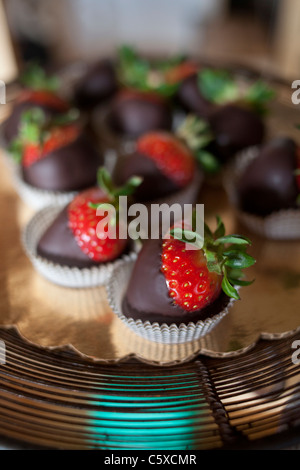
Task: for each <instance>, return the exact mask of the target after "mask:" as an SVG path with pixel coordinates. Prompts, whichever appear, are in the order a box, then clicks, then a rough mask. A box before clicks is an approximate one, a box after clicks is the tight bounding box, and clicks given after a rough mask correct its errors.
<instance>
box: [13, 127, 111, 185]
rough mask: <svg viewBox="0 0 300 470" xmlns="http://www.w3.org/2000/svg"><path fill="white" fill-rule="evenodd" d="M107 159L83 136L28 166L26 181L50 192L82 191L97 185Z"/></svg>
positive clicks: (25, 170) (25, 174) (25, 173)
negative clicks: (101, 169) (100, 169)
mask: <svg viewBox="0 0 300 470" xmlns="http://www.w3.org/2000/svg"><path fill="white" fill-rule="evenodd" d="M102 164H103V156H102V155H100V154H99V153H98V151H97V150H96V149H95V148H94V147H93V145H92V144H91V143H90V141H89V139H88V137H87V136H86V135H84V134H81V135H80V136H79V137H78V138H77V139H76V140H75V141H74V142H72V143H71V144H69V145H66V146H65V147H61V148H59V149H57V150H55V151H53V152H50V153H49V154H48V155H47V156H45V157H44V158H42V159H41V160H38V161H36V162H35V163H33V164H32V165H30V166H28V167H23V168H22V172H23V179H24V181H25V182H26V183H28V184H30V185H31V186H34V187H36V188H40V189H45V190H48V191H79V190H81V189H85V188H88V187H89V186H93V185H94V184H95V183H96V181H97V171H98V168H99V166H101V165H102Z"/></svg>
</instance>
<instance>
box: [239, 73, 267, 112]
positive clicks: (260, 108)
mask: <svg viewBox="0 0 300 470" xmlns="http://www.w3.org/2000/svg"><path fill="white" fill-rule="evenodd" d="M274 98H275V91H274V90H273V89H272V88H270V87H269V86H268V85H267V84H266V83H264V82H263V81H262V80H258V81H257V82H256V83H254V84H253V85H251V86H250V87H249V88H248V90H247V91H246V94H245V96H244V100H245V102H246V103H248V104H250V105H251V106H252V107H253V108H254V109H255V111H256V112H257V113H258V114H264V113H265V112H266V104H267V103H268V102H269V101H271V100H272V99H274Z"/></svg>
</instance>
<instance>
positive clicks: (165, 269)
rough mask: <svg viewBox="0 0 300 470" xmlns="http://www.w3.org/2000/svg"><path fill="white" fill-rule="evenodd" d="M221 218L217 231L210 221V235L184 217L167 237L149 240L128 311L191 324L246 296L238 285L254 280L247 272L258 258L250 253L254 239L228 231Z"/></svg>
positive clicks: (128, 294) (130, 289)
mask: <svg viewBox="0 0 300 470" xmlns="http://www.w3.org/2000/svg"><path fill="white" fill-rule="evenodd" d="M217 222H218V224H217V228H216V230H215V231H214V232H212V231H211V230H210V229H209V227H208V226H207V225H205V226H204V237H201V236H200V234H198V233H196V232H194V231H193V230H191V229H189V228H188V229H187V228H186V225H183V224H182V223H178V224H176V226H175V227H173V229H171V231H170V233H169V234H168V236H165V237H164V238H163V239H159V240H147V241H146V242H145V243H144V245H143V247H142V249H141V251H140V252H139V255H138V259H137V261H136V264H135V266H134V267H133V271H132V274H131V278H130V281H129V285H128V288H127V291H126V294H125V297H124V299H123V312H124V314H125V316H126V317H131V318H133V319H141V320H142V321H146V320H149V321H150V322H158V323H166V324H168V325H170V324H172V323H176V324H177V325H179V324H181V323H186V324H188V323H189V321H193V322H197V321H198V320H205V319H206V318H207V317H209V316H212V315H216V314H218V313H219V312H220V311H221V310H222V309H224V308H225V306H226V305H227V304H228V302H229V299H230V298H234V299H239V298H240V296H239V293H238V289H237V287H238V286H246V285H249V284H251V282H252V281H246V280H245V279H244V274H243V269H244V268H248V267H250V266H252V265H253V264H254V263H255V260H254V258H253V257H252V256H251V255H249V254H248V253H247V248H248V246H249V245H250V241H249V240H248V239H247V238H245V237H244V236H241V235H235V234H234V235H226V234H225V227H224V224H223V223H222V221H221V220H220V218H217ZM192 245H193V246H192ZM191 247H192V248H193V249H190V248H191ZM145 266H147V269H145Z"/></svg>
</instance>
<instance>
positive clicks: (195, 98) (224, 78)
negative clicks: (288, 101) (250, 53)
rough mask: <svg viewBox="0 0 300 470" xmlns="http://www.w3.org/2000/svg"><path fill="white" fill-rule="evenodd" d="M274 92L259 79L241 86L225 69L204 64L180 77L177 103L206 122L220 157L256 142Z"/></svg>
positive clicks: (232, 153) (260, 135) (263, 131)
mask: <svg viewBox="0 0 300 470" xmlns="http://www.w3.org/2000/svg"><path fill="white" fill-rule="evenodd" d="M273 97H274V92H273V90H271V89H270V88H269V87H268V86H267V85H266V84H265V83H264V82H263V81H261V80H259V81H257V82H255V83H254V84H252V85H250V86H248V87H246V88H245V89H243V90H242V89H241V88H240V86H239V85H238V83H237V81H236V80H235V78H234V77H233V75H231V74H230V73H229V72H227V71H225V70H214V69H209V68H205V69H202V70H200V71H199V72H198V73H197V74H194V75H192V76H190V77H188V78H187V79H186V80H184V81H183V82H182V84H181V86H180V89H179V90H178V100H179V102H180V104H181V106H182V107H183V108H184V109H185V110H187V111H189V112H193V113H195V114H196V115H198V116H199V117H201V118H204V119H206V120H207V122H208V123H209V125H210V127H211V130H212V133H213V135H214V137H215V143H214V151H213V153H215V154H216V155H217V156H218V158H219V160H220V161H226V160H228V159H230V158H231V157H232V156H233V155H234V154H235V153H236V152H237V151H239V150H242V149H243V148H246V147H249V146H252V145H258V144H260V143H261V142H262V140H263V138H264V134H265V125H264V121H263V116H264V114H265V112H266V110H267V105H268V103H269V101H270V100H271V99H272V98H273Z"/></svg>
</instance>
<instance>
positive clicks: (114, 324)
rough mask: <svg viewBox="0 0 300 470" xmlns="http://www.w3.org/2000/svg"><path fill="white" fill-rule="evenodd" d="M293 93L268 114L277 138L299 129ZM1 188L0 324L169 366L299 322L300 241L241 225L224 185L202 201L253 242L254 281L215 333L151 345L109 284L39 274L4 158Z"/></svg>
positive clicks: (42, 340)
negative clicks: (130, 326) (62, 281)
mask: <svg viewBox="0 0 300 470" xmlns="http://www.w3.org/2000/svg"><path fill="white" fill-rule="evenodd" d="M288 92H289V90H288ZM289 96H290V95H289V94H288V93H286V94H285V95H283V96H281V95H279V98H280V99H279V102H277V103H276V104H274V113H272V114H271V115H270V118H269V129H270V134H271V135H274V134H284V133H288V134H289V135H294V136H297V133H299V131H295V128H294V123H295V122H296V121H297V119H298V113H299V110H298V109H297V107H296V106H292V105H291V103H289V102H288V100H289ZM298 140H300V135H299V138H298ZM1 157H2V156H1ZM0 192H1V198H0V217H1V218H0V220H1V231H0V242H1V255H2V256H1V265H0V278H1V282H0V323H1V325H2V324H3V325H17V327H18V329H19V331H20V332H21V334H22V335H23V336H24V337H25V338H26V339H28V340H30V341H31V342H34V343H36V344H38V345H41V346H45V347H57V346H62V345H65V344H71V345H72V346H73V347H74V348H76V350H78V351H79V352H80V353H81V354H83V355H87V356H92V357H94V358H96V359H97V360H105V361H106V360H113V361H116V360H119V359H122V358H124V357H125V356H127V355H130V354H133V355H137V356H138V357H140V358H142V359H143V360H146V361H154V362H159V363H170V362H174V361H175V362H176V361H182V360H187V359H189V358H191V357H193V355H195V354H196V352H198V351H200V350H201V351H203V352H205V353H207V354H210V355H211V354H212V355H215V354H218V353H224V352H226V353H228V352H229V353H231V352H234V351H239V350H241V349H243V348H247V347H251V345H253V344H254V343H255V342H256V341H257V340H258V338H259V337H260V335H261V334H262V333H269V334H271V335H277V334H282V333H284V332H288V331H290V330H294V329H296V328H297V327H298V326H299V325H300V288H299V286H300V242H298V241H294V242H290V241H289V242H277V241H276V242H275V241H268V240H265V239H262V238H259V237H257V236H255V235H253V234H250V233H248V232H247V231H246V230H245V228H244V227H241V226H239V225H238V222H237V221H236V218H235V215H234V211H233V209H232V208H231V207H230V206H229V204H228V201H227V197H226V194H225V193H224V190H223V189H222V188H221V187H220V186H218V185H213V184H206V185H205V186H204V187H203V189H202V192H201V196H200V201H199V202H201V203H204V204H205V214H206V219H207V222H208V223H209V224H210V223H211V224H213V223H214V220H215V214H219V215H220V216H221V217H222V218H223V220H224V222H225V224H226V227H227V232H233V233H243V234H244V235H246V236H249V237H250V238H251V239H252V242H253V244H252V247H251V249H250V253H251V254H252V255H253V256H254V257H255V258H256V259H257V264H256V265H255V266H254V267H252V268H250V269H249V270H247V271H248V278H249V279H251V278H255V282H254V284H253V285H251V286H250V287H247V288H243V289H242V290H241V298H242V300H241V301H238V302H236V303H235V305H234V307H233V308H232V310H231V312H230V314H229V315H228V316H227V317H226V318H225V319H224V320H223V321H222V322H221V323H220V324H219V325H218V326H217V327H216V328H215V330H214V331H213V332H212V333H211V334H210V335H208V336H207V337H205V338H204V339H202V340H199V341H197V342H195V343H190V344H188V345H180V346H173V345H161V344H155V343H151V342H148V341H146V340H144V339H141V338H139V337H137V336H136V335H135V334H134V333H131V332H130V331H128V330H127V328H126V327H125V326H123V325H122V324H121V322H120V321H119V320H118V319H117V318H116V317H115V316H114V314H113V312H112V311H111V310H110V308H109V306H108V303H107V299H106V291H105V288H103V287H99V288H92V289H67V288H62V287H58V286H55V285H53V284H51V283H50V282H48V281H46V280H45V279H43V278H42V277H40V275H39V274H38V273H37V272H36V271H35V270H34V268H33V267H32V265H31V263H30V261H29V260H28V259H27V257H26V255H25V253H24V251H23V248H22V244H21V238H20V233H21V230H22V227H24V224H25V223H26V222H27V221H28V220H29V218H30V217H31V215H32V211H31V210H30V209H29V208H28V207H26V206H25V204H24V203H23V202H22V201H21V200H20V199H19V197H18V196H17V194H16V192H15V190H14V187H13V185H12V181H11V178H10V174H9V170H8V168H7V166H6V163H5V160H4V159H3V158H1V161H0Z"/></svg>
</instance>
